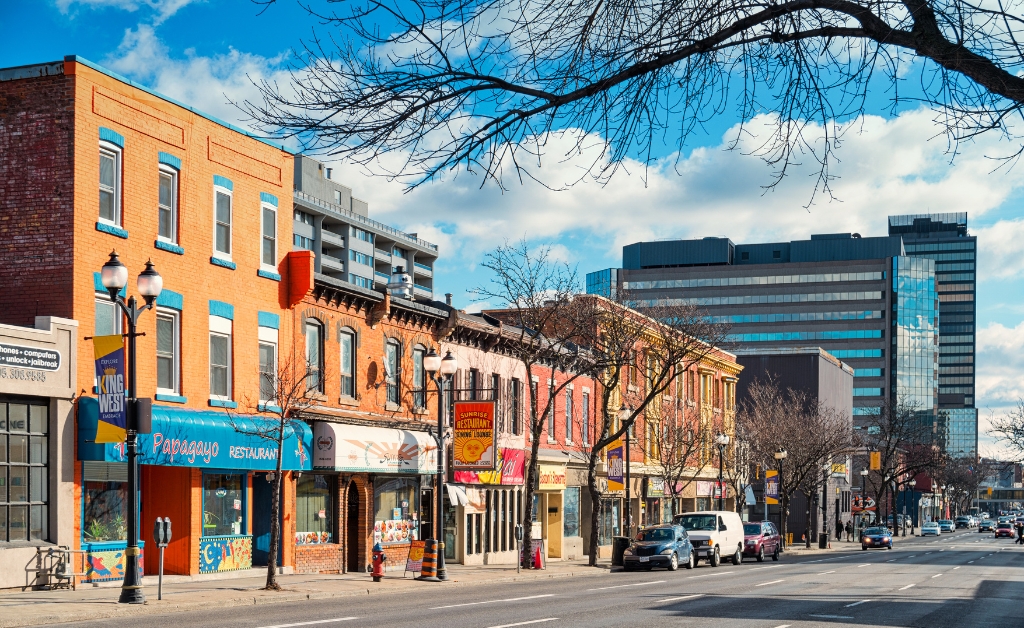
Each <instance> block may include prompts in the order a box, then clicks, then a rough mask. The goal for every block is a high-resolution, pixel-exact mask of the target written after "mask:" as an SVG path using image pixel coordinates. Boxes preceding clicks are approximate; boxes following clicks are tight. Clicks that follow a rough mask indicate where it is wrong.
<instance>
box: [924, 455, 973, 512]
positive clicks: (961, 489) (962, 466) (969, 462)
mask: <svg viewBox="0 0 1024 628" xmlns="http://www.w3.org/2000/svg"><path fill="white" fill-rule="evenodd" d="M936 479H937V480H939V481H940V482H941V483H942V485H943V486H945V487H946V490H945V491H944V492H945V493H946V495H947V496H948V497H949V499H950V502H951V503H952V505H953V514H954V516H955V515H962V514H965V513H967V512H968V511H969V510H970V508H971V502H972V501H974V499H975V498H976V497H977V496H978V488H979V487H980V486H981V483H982V481H984V479H985V473H984V471H983V469H982V468H981V466H980V465H979V464H978V460H977V459H976V458H975V457H973V456H969V457H947V458H946V459H945V460H943V463H942V467H941V468H940V469H939V470H938V472H937V473H936Z"/></svg>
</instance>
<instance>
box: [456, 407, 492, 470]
mask: <svg viewBox="0 0 1024 628" xmlns="http://www.w3.org/2000/svg"><path fill="white" fill-rule="evenodd" d="M494 410H495V402H493V401H456V402H455V414H454V416H455V418H454V421H453V427H454V436H453V438H454V445H453V447H452V468H453V469H455V470H456V471H487V470H491V469H494V463H495V460H496V456H495V451H496V449H497V447H496V445H497V443H496V438H497V434H496V433H495V431H494Z"/></svg>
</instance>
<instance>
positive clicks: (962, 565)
mask: <svg viewBox="0 0 1024 628" xmlns="http://www.w3.org/2000/svg"><path fill="white" fill-rule="evenodd" d="M962 566H963V565H961V567H962ZM953 569H960V567H953Z"/></svg>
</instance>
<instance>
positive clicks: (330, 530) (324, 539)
mask: <svg viewBox="0 0 1024 628" xmlns="http://www.w3.org/2000/svg"><path fill="white" fill-rule="evenodd" d="M337 494H338V491H337V488H336V485H335V477H334V476H333V475H314V474H309V473H304V474H303V475H302V477H301V478H299V480H298V482H296V484H295V530H296V532H295V542H296V543H298V544H300V545H304V544H309V543H333V542H334V539H335V536H334V522H335V521H336V520H337V517H336V516H335V512H334V503H335V498H336V496H337Z"/></svg>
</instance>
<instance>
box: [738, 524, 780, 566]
mask: <svg viewBox="0 0 1024 628" xmlns="http://www.w3.org/2000/svg"><path fill="white" fill-rule="evenodd" d="M781 551H782V537H781V536H779V531H778V530H776V529H775V525H774V524H772V522H770V521H749V522H747V523H744V524H743V556H744V557H753V558H756V559H757V562H762V561H763V560H764V557H765V556H771V557H772V560H779V553H780V552H781Z"/></svg>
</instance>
